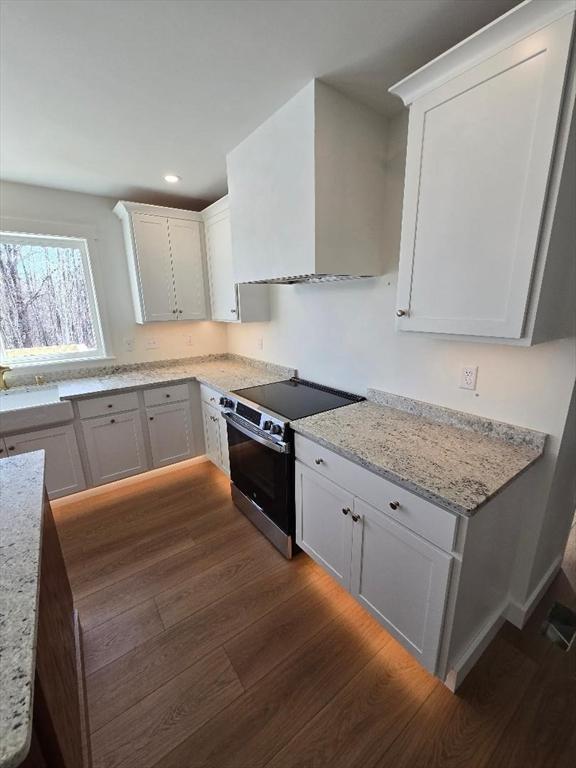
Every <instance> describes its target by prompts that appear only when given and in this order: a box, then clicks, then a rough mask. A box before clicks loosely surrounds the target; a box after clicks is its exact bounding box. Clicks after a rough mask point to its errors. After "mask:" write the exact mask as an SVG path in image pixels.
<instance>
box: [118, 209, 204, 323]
mask: <svg viewBox="0 0 576 768" xmlns="http://www.w3.org/2000/svg"><path fill="white" fill-rule="evenodd" d="M114 212H115V213H116V215H117V216H118V217H119V218H120V220H121V221H122V225H123V229H124V239H125V243H126V251H127V255H128V268H129V272H130V282H131V288H132V298H133V301H134V311H135V314H136V321H137V322H138V323H151V322H157V321H161V320H172V321H174V320H205V319H206V317H207V315H206V298H205V285H204V255H203V245H202V217H201V215H200V214H198V213H194V212H192V211H181V210H178V209H174V208H161V207H159V206H154V205H139V204H137V203H127V202H119V203H118V204H117V205H116V207H115V208H114Z"/></svg>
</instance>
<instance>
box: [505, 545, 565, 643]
mask: <svg viewBox="0 0 576 768" xmlns="http://www.w3.org/2000/svg"><path fill="white" fill-rule="evenodd" d="M561 566H562V555H558V557H557V558H556V559H555V560H554V562H553V563H552V565H551V566H550V567H549V568H548V570H547V571H546V573H545V574H544V576H542V578H541V579H540V581H539V582H538V584H537V585H536V587H535V588H534V589H533V590H532V594H531V595H530V597H529V598H528V600H526V601H525V602H524V603H519V602H518V601H516V600H512V599H511V600H509V602H508V607H507V609H506V613H505V616H506V618H507V619H508V621H509V622H510V623H511V624H514V626H515V627H518V629H522V627H523V626H524V625H525V624H526V622H527V621H528V619H529V618H530V615H531V614H532V612H533V611H534V609H535V608H536V606H537V605H538V603H539V602H540V600H541V599H542V597H543V596H544V593H545V592H546V590H547V589H548V587H549V586H550V584H551V583H552V581H553V580H554V577H555V576H556V574H557V573H558V571H559V570H560V568H561Z"/></svg>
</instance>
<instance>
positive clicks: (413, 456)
mask: <svg viewBox="0 0 576 768" xmlns="http://www.w3.org/2000/svg"><path fill="white" fill-rule="evenodd" d="M368 397H369V399H368V400H366V401H364V402H361V403H357V404H354V405H348V406H345V407H343V408H338V409H336V410H333V411H326V412H325V413H319V414H316V415H315V416H308V417H307V418H305V419H299V420H298V421H294V422H292V428H293V429H294V431H295V432H297V433H299V434H301V435H303V436H305V437H308V438H310V439H311V440H313V441H314V442H316V443H318V444H320V445H322V446H324V447H325V448H328V449H330V450H333V451H334V452H335V453H338V454H340V455H341V456H344V457H345V458H347V459H350V460H351V461H353V462H356V463H357V464H360V465H361V466H363V467H366V468H367V469H369V470H371V471H372V472H375V473H376V474H378V475H381V476H382V477H385V478H386V479H388V480H390V481H392V482H394V483H397V484H398V485H401V486H403V487H405V488H407V489H408V490H410V491H413V492H414V493H416V494H418V495H419V496H421V497H423V498H425V499H427V500H428V501H431V502H432V503H434V504H436V505H438V506H440V507H443V508H444V509H447V510H449V511H450V512H455V513H458V514H460V515H465V516H470V515H472V514H474V513H475V512H476V511H477V510H478V509H479V508H480V507H481V506H482V505H483V504H485V503H486V502H487V501H489V500H490V499H491V498H493V497H494V496H495V495H496V494H498V493H499V492H500V491H502V490H503V489H504V488H505V486H507V485H508V483H510V482H511V481H512V480H513V479H514V478H515V477H517V476H518V475H519V474H520V473H521V472H523V471H524V470H525V469H527V468H528V467H529V466H530V465H531V464H532V463H533V462H535V461H536V460H537V459H538V458H539V457H540V456H541V455H542V453H543V450H544V444H545V439H546V436H545V435H544V434H542V433H540V432H535V431H532V430H528V429H524V428H521V427H514V426H513V425H509V424H503V423H501V422H495V421H491V420H489V419H485V418H482V417H475V416H472V415H470V414H465V413H461V412H459V411H453V410H451V409H447V408H440V407H438V406H432V405H429V404H427V403H420V402H419V401H415V400H410V399H409V398H403V397H399V396H392V395H390V396H389V395H387V393H381V392H378V390H368Z"/></svg>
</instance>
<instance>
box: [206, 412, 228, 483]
mask: <svg viewBox="0 0 576 768" xmlns="http://www.w3.org/2000/svg"><path fill="white" fill-rule="evenodd" d="M202 419H203V421H204V442H205V444H206V456H207V457H208V458H209V459H210V461H211V462H212V463H213V464H216V466H217V467H219V468H220V469H221V470H222V471H223V472H226V474H227V475H229V474H230V461H229V457H228V434H227V431H226V422H225V421H224V419H223V418H222V414H221V413H220V411H219V410H218V408H214V406H212V405H209V404H208V403H204V402H203V403H202Z"/></svg>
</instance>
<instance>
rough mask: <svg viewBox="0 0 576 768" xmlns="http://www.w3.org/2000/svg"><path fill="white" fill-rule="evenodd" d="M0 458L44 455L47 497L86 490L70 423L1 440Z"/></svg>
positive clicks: (74, 436) (52, 497) (53, 497)
mask: <svg viewBox="0 0 576 768" xmlns="http://www.w3.org/2000/svg"><path fill="white" fill-rule="evenodd" d="M0 446H1V449H3V450H0V455H8V456H15V455H17V454H19V453H29V452H30V451H41V450H44V451H45V452H46V467H45V472H44V483H45V485H46V490H47V492H48V496H49V497H50V498H51V499H57V498H58V497H59V496H67V495H68V494H69V493H76V492H77V491H82V490H84V488H86V481H85V479H84V472H83V471H82V462H81V460H80V454H79V452H78V444H77V442H76V435H75V433H74V427H73V426H72V424H63V425H62V426H59V427H50V429H41V430H37V431H34V432H25V433H23V434H19V435H12V436H10V437H6V438H4V443H3V442H2V440H1V439H0Z"/></svg>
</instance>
